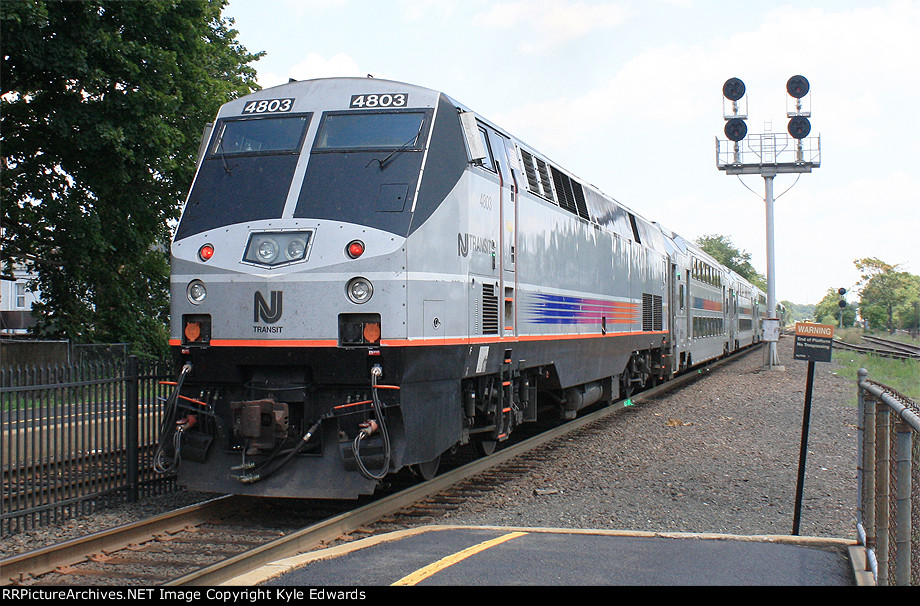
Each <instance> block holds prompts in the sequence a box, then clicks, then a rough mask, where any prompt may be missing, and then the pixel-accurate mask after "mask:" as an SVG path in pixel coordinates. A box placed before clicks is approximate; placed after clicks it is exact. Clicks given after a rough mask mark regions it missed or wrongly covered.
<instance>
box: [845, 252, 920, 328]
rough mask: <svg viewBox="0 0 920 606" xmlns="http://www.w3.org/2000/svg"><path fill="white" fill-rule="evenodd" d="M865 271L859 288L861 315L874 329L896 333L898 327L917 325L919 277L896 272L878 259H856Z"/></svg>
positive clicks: (892, 267) (857, 263) (857, 266)
mask: <svg viewBox="0 0 920 606" xmlns="http://www.w3.org/2000/svg"><path fill="white" fill-rule="evenodd" d="M853 263H854V264H855V265H856V268H857V269H859V271H860V272H862V275H861V278H860V281H859V283H858V284H857V286H858V287H861V290H860V293H859V297H860V298H859V313H860V315H861V316H862V317H863V319H864V320H866V321H867V322H868V323H869V326H870V327H872V328H877V327H882V326H884V327H885V328H886V329H887V330H888V331H889V332H891V333H893V332H894V331H895V329H897V328H912V327H914V326H915V325H916V324H917V321H918V320H917V317H916V316H917V312H916V311H915V310H916V309H917V308H920V276H915V275H913V274H911V273H908V272H906V271H897V270H898V267H899V266H898V265H889V264H888V263H885V262H884V261H882V260H880V259H877V258H875V257H870V258H865V259H856V260H855V261H853Z"/></svg>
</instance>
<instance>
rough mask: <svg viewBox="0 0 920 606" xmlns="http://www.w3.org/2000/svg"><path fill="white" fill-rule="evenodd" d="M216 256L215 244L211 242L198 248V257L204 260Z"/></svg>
mask: <svg viewBox="0 0 920 606" xmlns="http://www.w3.org/2000/svg"><path fill="white" fill-rule="evenodd" d="M213 256H214V246H213V245H211V244H205V245H203V246H202V247H201V248H199V249H198V258H199V259H201V260H202V261H207V260H208V259H210V258H211V257H213Z"/></svg>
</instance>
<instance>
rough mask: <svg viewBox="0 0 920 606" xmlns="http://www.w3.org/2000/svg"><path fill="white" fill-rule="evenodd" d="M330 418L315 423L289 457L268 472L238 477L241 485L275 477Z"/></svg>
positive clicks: (288, 454)
mask: <svg viewBox="0 0 920 606" xmlns="http://www.w3.org/2000/svg"><path fill="white" fill-rule="evenodd" d="M328 416H330V415H325V416H322V417H320V418H319V419H317V421H316V423H314V424H313V426H312V427H310V429H308V430H307V433H305V434H304V435H303V437H302V438H300V441H299V442H298V443H297V445H296V446H295V447H294V448H292V449H291V450H290V452H288V453H287V455H286V456H285V457H284V458H283V459H281V460H280V461H278V462H277V463H275V465H273V466H272V467H270V468H269V469H268V470H266V471H260V472H256V473H248V474H246V475H245V476H240V477H238V478H237V480H239V482H240V483H241V484H253V483H255V482H260V481H262V480H265V479H266V478H268V477H269V476H271V475H274V473H275V472H277V471H278V470H279V469H281V468H282V467H284V466H285V465H287V464H288V463H289V462H290V460H291V459H292V458H294V456H295V455H296V454H297V453H299V452H300V451H301V449H303V447H304V446H306V445H307V442H309V441H310V438H311V437H313V434H315V433H316V430H317V429H319V426H320V424H321V423H322V422H323V419H325V418H326V417H328ZM269 462H270V461H269Z"/></svg>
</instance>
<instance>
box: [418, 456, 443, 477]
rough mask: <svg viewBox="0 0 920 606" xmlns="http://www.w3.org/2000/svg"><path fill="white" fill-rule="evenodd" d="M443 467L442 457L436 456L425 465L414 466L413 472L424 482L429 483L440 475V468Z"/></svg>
mask: <svg viewBox="0 0 920 606" xmlns="http://www.w3.org/2000/svg"><path fill="white" fill-rule="evenodd" d="M440 466H441V455H438V456H436V457H435V458H433V459H431V460H430V461H425V462H424V463H417V464H415V465H413V466H412V470H413V471H414V472H415V473H416V474H417V475H418V476H419V477H420V478H421V479H422V480H424V481H426V482H427V481H428V480H430V479H431V478H433V477H435V476H436V475H438V467H440Z"/></svg>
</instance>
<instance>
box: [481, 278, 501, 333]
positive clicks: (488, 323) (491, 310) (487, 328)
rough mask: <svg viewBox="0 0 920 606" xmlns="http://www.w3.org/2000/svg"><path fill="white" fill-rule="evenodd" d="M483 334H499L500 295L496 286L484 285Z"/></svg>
mask: <svg viewBox="0 0 920 606" xmlns="http://www.w3.org/2000/svg"><path fill="white" fill-rule="evenodd" d="M482 334H484V335H497V334H498V295H496V294H495V285H493V284H483V285H482Z"/></svg>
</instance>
